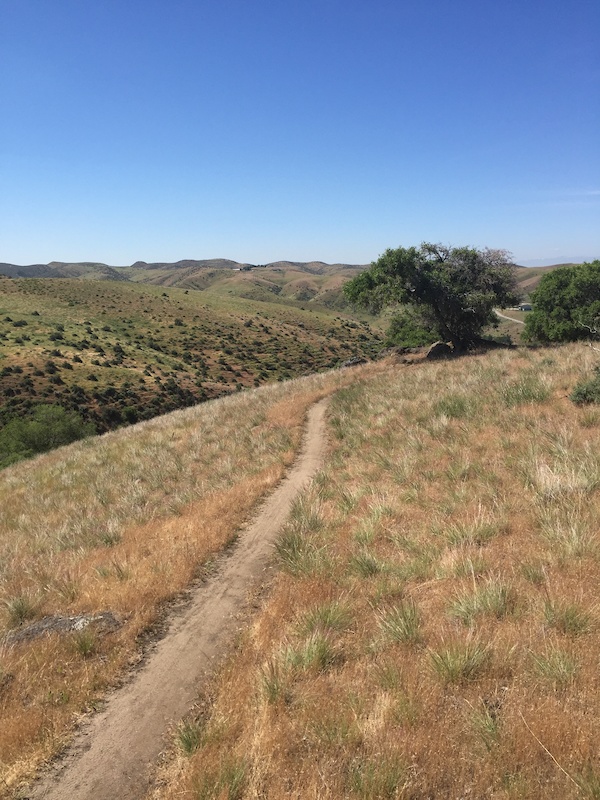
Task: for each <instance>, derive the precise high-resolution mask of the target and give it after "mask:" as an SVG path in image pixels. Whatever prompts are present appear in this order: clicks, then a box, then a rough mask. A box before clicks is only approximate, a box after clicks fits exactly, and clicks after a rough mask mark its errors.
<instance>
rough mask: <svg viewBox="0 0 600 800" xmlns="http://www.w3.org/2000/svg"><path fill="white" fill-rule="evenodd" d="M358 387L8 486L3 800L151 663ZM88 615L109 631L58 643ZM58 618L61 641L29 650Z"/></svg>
mask: <svg viewBox="0 0 600 800" xmlns="http://www.w3.org/2000/svg"><path fill="white" fill-rule="evenodd" d="M352 376H353V372H352V371H351V370H346V371H338V370H335V371H333V372H329V373H325V374H322V375H314V376H310V377H307V378H303V379H299V380H297V381H293V382H288V383H278V384H270V385H268V386H264V387H260V388H258V389H254V390H249V391H246V392H239V393H236V394H235V395H233V396H230V397H224V398H221V399H219V400H215V401H212V402H209V403H203V404H201V405H199V406H196V407H194V408H190V409H184V410H181V411H177V412H174V413H172V414H169V415H165V416H162V417H159V418H156V419H153V420H149V421H147V422H144V423H140V424H138V425H135V426H131V427H129V428H126V429H123V430H120V431H115V432H112V433H109V434H106V435H105V436H103V437H98V438H95V439H90V440H86V441H83V442H78V443H75V444H73V445H71V446H69V447H66V448H61V449H59V450H55V451H53V452H52V453H48V454H46V455H43V456H39V457H38V458H36V459H33V460H30V461H25V462H22V463H20V464H17V465H14V466H11V467H8V468H6V469H5V470H3V471H2V472H0V530H1V531H2V536H1V537H0V715H1V719H2V725H0V753H1V758H0V796H5V794H9V795H10V796H12V795H13V793H17V794H18V786H19V784H20V781H21V780H22V779H23V777H25V776H27V775H29V774H31V771H32V770H33V769H34V768H35V766H36V765H38V764H39V762H40V759H43V758H45V757H48V756H51V755H52V754H55V753H56V752H57V751H59V750H60V749H61V747H62V744H63V743H64V741H65V737H66V736H67V735H68V732H69V731H70V730H71V729H72V728H73V725H74V722H75V715H76V714H77V713H79V712H81V711H83V710H86V709H87V710H90V709H92V708H96V707H97V704H98V703H99V702H100V700H101V698H102V694H103V692H104V691H105V690H106V688H107V687H108V686H110V685H111V684H114V682H115V681H116V680H118V678H119V676H120V675H122V673H123V672H124V671H126V669H127V668H128V667H129V666H131V665H132V664H133V663H136V661H137V660H139V658H140V655H141V653H142V652H143V646H144V642H145V641H146V640H147V634H148V632H149V631H151V630H152V628H153V626H155V625H156V624H157V622H159V621H160V619H161V617H162V616H164V613H165V603H166V601H168V600H172V599H173V598H174V597H177V596H178V595H179V593H181V592H182V591H184V590H185V589H186V588H187V587H189V585H190V583H191V582H192V581H193V580H195V579H197V578H198V577H200V576H201V575H202V574H203V571H205V570H206V569H207V568H208V564H209V562H210V559H211V558H213V557H214V556H215V554H216V553H218V552H219V551H221V550H223V549H224V548H226V547H227V546H229V545H230V544H231V543H232V542H233V541H235V537H236V534H237V530H238V528H239V526H240V525H241V524H242V523H243V522H244V521H245V520H246V519H248V517H249V516H250V514H251V513H252V511H253V509H254V507H255V505H256V503H257V502H258V500H260V498H261V497H262V496H263V495H264V493H265V492H267V491H269V489H271V488H272V487H273V486H275V484H276V483H277V482H278V481H279V480H280V479H281V477H282V475H283V473H284V471H285V468H286V467H287V466H288V465H289V464H290V462H291V461H292V459H293V458H294V454H295V452H296V451H297V449H298V446H299V442H300V439H301V432H302V425H303V421H304V417H305V413H306V409H307V408H308V406H309V405H310V404H312V403H314V402H315V401H316V400H318V399H319V398H320V397H323V396H325V395H327V394H329V393H331V392H332V391H333V390H335V389H336V388H339V387H340V386H344V385H346V384H347V383H348V382H349V381H350V380H352ZM80 614H86V615H88V616H89V615H92V616H95V615H102V614H103V615H104V616H103V617H98V619H97V621H96V622H95V623H93V624H91V625H90V626H89V627H88V628H86V629H84V630H82V631H71V632H64V630H63V632H62V633H61V632H60V622H57V619H62V620H63V621H64V620H65V618H67V617H72V616H76V615H80ZM48 619H50V620H51V622H52V625H53V626H54V627H53V630H54V633H52V634H51V635H50V636H42V637H41V638H29V637H27V636H26V637H25V638H23V639H18V635H19V633H20V632H22V631H23V630H24V629H25V628H26V627H27V626H29V625H31V624H34V623H36V622H39V621H40V620H48ZM107 619H108V620H109V624H108V627H107V625H106V624H105V623H106V620H107ZM115 620H116V625H115ZM6 635H8V636H9V638H10V637H11V636H13V637H14V636H15V635H17V640H11V641H12V643H11V644H6V643H5V641H4V639H5V636H6ZM144 637H146V639H145V638H144Z"/></svg>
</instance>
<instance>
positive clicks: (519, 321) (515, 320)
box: [494, 309, 525, 325]
mask: <svg viewBox="0 0 600 800" xmlns="http://www.w3.org/2000/svg"><path fill="white" fill-rule="evenodd" d="M494 310H495V311H496V314H497V315H498V316H499V317H502V319H507V320H508V321H509V322H516V323H517V325H525V323H524V322H523V320H522V319H515V318H514V317H507V316H506V314H501V313H500V311H497V310H496V309H494Z"/></svg>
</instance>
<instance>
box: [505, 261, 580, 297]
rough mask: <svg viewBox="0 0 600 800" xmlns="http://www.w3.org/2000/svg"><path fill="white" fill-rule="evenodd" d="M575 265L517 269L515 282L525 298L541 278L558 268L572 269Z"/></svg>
mask: <svg viewBox="0 0 600 800" xmlns="http://www.w3.org/2000/svg"><path fill="white" fill-rule="evenodd" d="M574 266H577V265H576V264H552V265H551V266H549V267H517V281H518V284H519V287H520V288H521V291H522V292H523V294H524V295H525V296H529V295H530V294H531V292H533V290H534V289H536V288H537V286H538V284H539V282H540V281H541V279H542V277H543V276H544V275H545V274H546V273H547V272H551V271H552V270H553V269H558V267H574Z"/></svg>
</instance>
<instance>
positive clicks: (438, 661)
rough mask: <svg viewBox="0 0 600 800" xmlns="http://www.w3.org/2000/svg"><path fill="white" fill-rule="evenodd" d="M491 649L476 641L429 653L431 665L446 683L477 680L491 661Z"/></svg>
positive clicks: (447, 646)
mask: <svg viewBox="0 0 600 800" xmlns="http://www.w3.org/2000/svg"><path fill="white" fill-rule="evenodd" d="M491 654H492V651H491V647H490V646H489V645H486V644H482V643H481V642H479V641H477V640H475V639H468V640H467V641H465V642H453V643H451V644H448V645H445V646H442V647H440V648H438V649H435V650H434V649H431V650H430V651H429V663H430V665H431V667H432V669H433V671H434V672H435V674H436V675H437V676H438V677H439V678H440V679H441V680H442V681H443V682H444V683H448V684H450V683H462V682H463V681H470V680H475V679H476V678H478V677H479V676H480V675H481V674H482V672H483V671H484V670H485V668H486V666H487V665H488V663H489V661H490V659H491Z"/></svg>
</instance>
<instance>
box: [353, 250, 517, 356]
mask: <svg viewBox="0 0 600 800" xmlns="http://www.w3.org/2000/svg"><path fill="white" fill-rule="evenodd" d="M344 291H345V294H346V297H347V298H348V299H349V300H350V302H352V303H354V304H355V305H360V306H363V307H366V308H369V309H370V310H371V311H374V312H377V311H380V310H381V309H382V308H383V307H385V306H390V305H406V304H409V305H411V306H413V307H414V308H415V310H416V311H417V312H418V316H419V318H420V321H421V324H422V326H423V327H424V328H425V329H426V330H428V331H430V332H432V333H434V334H435V335H436V336H437V337H439V338H442V339H444V340H445V341H451V342H453V343H454V345H455V347H457V348H459V349H462V348H469V347H472V346H473V345H475V344H476V343H477V342H478V341H479V340H480V337H481V332H482V331H483V329H484V328H485V327H486V326H487V325H490V324H491V323H493V322H495V321H496V319H497V318H496V316H495V314H494V308H495V307H497V306H498V307H501V308H504V307H506V306H507V305H513V304H514V303H516V302H518V299H519V295H518V291H517V282H516V274H515V267H514V264H513V263H512V262H511V260H510V258H509V254H508V253H507V252H506V251H505V250H489V249H487V248H486V249H484V250H477V249H474V248H469V247H446V246H445V245H441V244H429V243H427V242H424V243H423V244H422V245H421V246H420V247H419V248H416V247H410V248H404V247H399V248H398V249H396V250H391V249H389V250H386V251H385V253H384V254H383V255H382V256H381V257H380V258H379V259H378V260H377V261H375V262H374V263H373V264H371V266H370V268H369V269H368V270H366V271H365V272H362V273H361V274H360V275H357V277H356V278H354V279H353V280H351V281H349V282H348V283H347V284H346V286H345V287H344Z"/></svg>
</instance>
